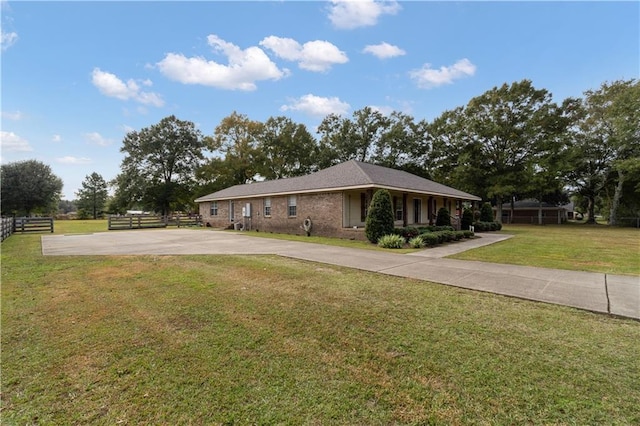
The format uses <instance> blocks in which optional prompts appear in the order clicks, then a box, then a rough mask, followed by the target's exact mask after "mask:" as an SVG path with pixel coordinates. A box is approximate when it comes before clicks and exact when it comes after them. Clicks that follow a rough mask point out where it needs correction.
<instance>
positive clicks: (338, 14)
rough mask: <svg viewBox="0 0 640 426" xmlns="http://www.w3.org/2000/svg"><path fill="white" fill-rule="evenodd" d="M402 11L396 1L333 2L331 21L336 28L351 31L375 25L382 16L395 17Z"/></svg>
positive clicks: (351, 0) (348, 0)
mask: <svg viewBox="0 0 640 426" xmlns="http://www.w3.org/2000/svg"><path fill="white" fill-rule="evenodd" d="M400 9H401V7H400V5H399V4H398V2H396V1H376V0H333V1H332V2H331V6H330V7H329V20H330V21H331V23H332V24H333V25H334V26H335V27H336V28H340V29H346V30H350V29H353V28H358V27H369V26H372V25H375V24H377V23H378V18H379V17H380V16H381V15H395V14H396V13H398V11H399V10H400Z"/></svg>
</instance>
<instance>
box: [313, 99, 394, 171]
mask: <svg viewBox="0 0 640 426" xmlns="http://www.w3.org/2000/svg"><path fill="white" fill-rule="evenodd" d="M388 125H389V121H388V119H387V118H386V117H385V116H384V115H382V113H380V112H379V111H376V110H373V109H372V108H370V107H365V108H363V109H360V110H357V111H354V113H353V115H352V118H348V117H342V116H339V115H336V114H329V115H328V116H326V117H325V118H324V120H322V123H320V126H318V133H319V134H320V135H321V137H320V153H321V163H322V164H321V166H322V168H325V167H329V166H332V165H335V164H338V163H341V162H344V161H348V160H358V161H371V160H372V158H373V156H374V155H375V152H376V149H377V146H378V145H379V144H380V138H381V137H382V134H383V132H384V131H385V129H386V128H387V127H388Z"/></svg>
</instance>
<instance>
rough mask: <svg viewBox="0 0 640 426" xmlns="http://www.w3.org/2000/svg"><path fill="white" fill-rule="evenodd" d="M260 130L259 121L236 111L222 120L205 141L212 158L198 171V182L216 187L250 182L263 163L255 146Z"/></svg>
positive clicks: (257, 147)
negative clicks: (212, 154)
mask: <svg viewBox="0 0 640 426" xmlns="http://www.w3.org/2000/svg"><path fill="white" fill-rule="evenodd" d="M263 131H264V125H263V124H262V123H261V122H259V121H254V120H251V119H249V117H247V116H246V115H244V114H239V113H237V112H235V111H234V112H233V113H232V114H231V115H229V116H228V117H225V118H223V119H222V120H221V121H220V124H219V125H218V126H216V128H215V131H214V133H213V136H209V137H207V138H206V139H205V140H206V144H207V146H208V148H209V150H211V151H212V152H213V153H214V155H215V156H214V157H213V158H211V159H210V160H209V161H208V162H207V163H206V164H205V165H204V166H202V167H201V168H200V170H199V171H198V177H199V178H200V180H201V181H202V182H205V185H207V186H208V187H217V188H224V187H228V186H233V185H241V184H245V183H249V182H253V181H254V180H255V179H256V178H257V177H258V175H259V172H260V168H261V167H262V164H263V162H264V156H263V155H262V152H261V150H260V149H259V146H258V144H259V142H260V138H261V136H262V134H263Z"/></svg>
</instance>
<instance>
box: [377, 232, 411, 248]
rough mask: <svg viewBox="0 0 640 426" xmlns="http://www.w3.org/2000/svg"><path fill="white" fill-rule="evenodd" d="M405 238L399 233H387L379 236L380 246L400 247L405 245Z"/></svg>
mask: <svg viewBox="0 0 640 426" xmlns="http://www.w3.org/2000/svg"><path fill="white" fill-rule="evenodd" d="M404 243H405V239H404V238H402V237H401V236H400V235H397V234H387V235H383V236H382V237H380V238H378V246H379V247H382V248H388V249H399V248H402V247H404Z"/></svg>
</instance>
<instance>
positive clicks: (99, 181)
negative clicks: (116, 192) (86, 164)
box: [76, 172, 109, 219]
mask: <svg viewBox="0 0 640 426" xmlns="http://www.w3.org/2000/svg"><path fill="white" fill-rule="evenodd" d="M108 195H109V194H108V191H107V182H106V181H105V180H104V178H103V177H102V176H101V175H99V174H98V173H96V172H93V173H91V174H90V175H87V176H86V177H85V178H84V180H83V181H82V188H80V190H78V192H76V196H77V197H78V198H77V201H76V205H77V206H78V208H79V209H80V210H81V214H82V215H83V216H84V215H91V217H92V218H93V219H97V218H98V216H99V215H101V214H102V211H103V210H104V207H105V205H106V204H107V198H108Z"/></svg>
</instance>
